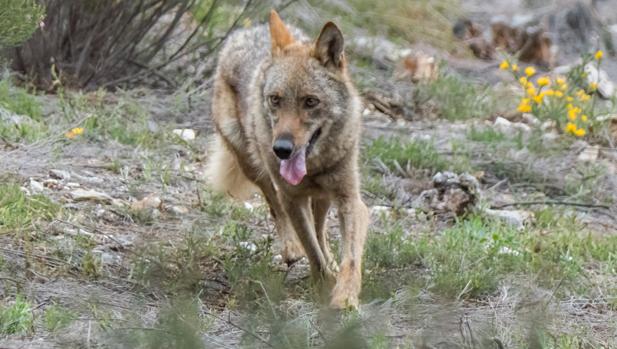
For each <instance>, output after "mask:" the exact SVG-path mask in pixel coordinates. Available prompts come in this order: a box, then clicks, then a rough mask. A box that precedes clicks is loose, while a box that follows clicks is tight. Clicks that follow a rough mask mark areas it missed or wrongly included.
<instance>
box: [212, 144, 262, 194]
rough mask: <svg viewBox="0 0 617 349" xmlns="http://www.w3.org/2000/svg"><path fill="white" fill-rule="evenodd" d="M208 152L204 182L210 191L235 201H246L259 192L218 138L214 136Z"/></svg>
mask: <svg viewBox="0 0 617 349" xmlns="http://www.w3.org/2000/svg"><path fill="white" fill-rule="evenodd" d="M210 149H211V151H210V152H209V157H208V163H207V165H206V176H205V177H206V181H207V182H208V183H209V184H210V186H211V187H212V189H214V190H216V191H219V192H221V193H226V194H227V195H229V196H231V197H233V198H234V199H237V200H248V199H249V198H250V197H251V196H252V195H253V194H255V193H258V192H259V188H257V187H256V186H255V184H253V183H252V182H251V181H250V180H249V179H248V178H247V177H246V176H245V175H244V172H242V169H241V168H240V165H239V164H238V161H237V160H236V157H235V155H234V154H233V153H232V152H231V151H229V150H228V149H227V146H225V144H224V142H223V140H222V139H221V137H220V136H218V135H217V136H216V137H215V139H214V141H213V142H212V144H210Z"/></svg>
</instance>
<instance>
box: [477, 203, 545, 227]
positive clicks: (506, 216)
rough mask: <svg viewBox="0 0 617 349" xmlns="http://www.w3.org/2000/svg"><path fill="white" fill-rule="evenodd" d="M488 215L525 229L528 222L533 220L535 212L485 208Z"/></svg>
mask: <svg viewBox="0 0 617 349" xmlns="http://www.w3.org/2000/svg"><path fill="white" fill-rule="evenodd" d="M484 213H486V214H487V215H488V216H490V217H493V218H497V219H499V220H501V221H503V222H505V223H507V224H510V225H512V226H515V227H516V228H517V229H519V230H520V229H523V228H524V227H525V225H526V224H529V223H531V222H533V219H534V214H533V212H531V211H522V210H491V209H489V208H487V209H485V210H484Z"/></svg>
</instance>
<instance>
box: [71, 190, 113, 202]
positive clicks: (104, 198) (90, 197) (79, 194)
mask: <svg viewBox="0 0 617 349" xmlns="http://www.w3.org/2000/svg"><path fill="white" fill-rule="evenodd" d="M69 195H70V196H71V198H72V199H73V200H75V201H95V202H102V203H111V202H112V201H113V199H112V197H111V196H109V195H108V194H105V193H102V192H99V191H96V190H84V189H75V190H74V191H72V192H71V193H70V194H69Z"/></svg>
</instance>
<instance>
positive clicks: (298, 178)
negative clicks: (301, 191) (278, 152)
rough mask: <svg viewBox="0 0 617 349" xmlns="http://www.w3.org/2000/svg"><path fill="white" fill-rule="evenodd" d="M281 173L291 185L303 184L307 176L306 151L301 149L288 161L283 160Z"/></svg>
mask: <svg viewBox="0 0 617 349" xmlns="http://www.w3.org/2000/svg"><path fill="white" fill-rule="evenodd" d="M280 173H281V176H283V178H285V180H286V181H287V182H288V183H289V184H291V185H298V184H299V183H300V182H302V178H304V176H306V149H301V150H300V151H298V152H297V153H296V154H295V155H294V156H293V157H292V158H290V159H288V160H281V169H280Z"/></svg>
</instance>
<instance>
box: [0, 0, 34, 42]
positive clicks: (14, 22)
mask: <svg viewBox="0 0 617 349" xmlns="http://www.w3.org/2000/svg"><path fill="white" fill-rule="evenodd" d="M44 12H45V11H44V9H43V6H41V5H39V4H38V3H37V2H36V1H35V0H0V48H3V47H12V46H15V45H18V44H20V43H21V42H23V41H25V40H27V39H28V38H29V37H30V36H31V35H32V34H33V33H34V31H35V30H36V29H37V28H38V26H39V23H41V21H42V20H43V14H44Z"/></svg>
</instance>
